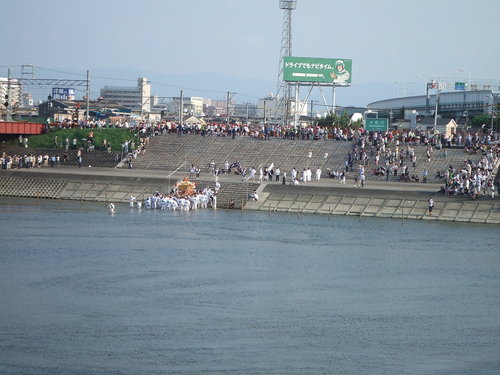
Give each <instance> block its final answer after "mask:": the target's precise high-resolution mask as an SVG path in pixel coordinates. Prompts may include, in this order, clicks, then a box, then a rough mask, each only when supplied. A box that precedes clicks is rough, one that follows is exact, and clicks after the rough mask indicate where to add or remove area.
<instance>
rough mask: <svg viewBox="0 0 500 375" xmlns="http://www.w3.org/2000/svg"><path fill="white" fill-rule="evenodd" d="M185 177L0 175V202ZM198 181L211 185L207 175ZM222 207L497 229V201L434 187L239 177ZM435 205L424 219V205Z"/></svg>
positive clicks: (228, 178) (89, 195)
mask: <svg viewBox="0 0 500 375" xmlns="http://www.w3.org/2000/svg"><path fill="white" fill-rule="evenodd" d="M182 177H185V174H182V173H166V172H159V171H149V170H126V169H105V168H41V169H38V168H34V169H21V170H19V169H18V170H10V171H1V172H0V196H15V197H31V198H47V199H68V200H82V201H97V202H115V203H120V202H122V203H125V202H128V200H129V197H130V196H134V197H137V198H138V199H143V198H144V197H146V196H147V195H150V194H152V193H154V192H155V191H160V192H167V191H169V190H170V189H172V187H174V186H175V183H176V182H177V181H178V180H179V179H181V178H182ZM204 177H205V178H203V176H202V178H201V179H200V180H199V181H198V182H199V184H200V185H201V186H209V185H211V184H212V185H213V178H212V177H211V176H210V175H207V176H204ZM219 181H220V182H221V185H222V190H221V192H224V193H225V194H226V195H225V196H224V201H226V200H227V201H229V200H230V199H231V200H234V202H235V203H236V207H237V208H240V207H242V208H243V209H245V210H258V211H264V212H289V213H294V214H302V213H309V214H323V215H352V216H360V217H361V216H363V217H384V218H395V219H399V220H406V219H417V220H438V221H455V222H471V223H488V224H499V223H500V200H499V199H498V198H495V199H491V198H490V197H487V196H481V197H480V198H479V199H477V200H471V199H470V198H465V197H461V196H455V197H448V196H443V195H440V194H438V193H437V192H438V190H439V185H437V184H422V183H420V184H409V183H370V184H369V186H366V187H364V188H357V189H354V188H353V185H352V182H348V184H346V185H342V184H340V183H339V180H332V179H323V180H321V182H312V183H309V184H303V185H299V186H291V185H282V184H280V183H278V182H266V183H263V184H261V185H260V186H259V185H258V184H248V183H246V182H245V183H244V182H242V181H241V178H240V177H239V176H235V175H222V176H221V177H220V178H219ZM257 186H258V189H257V191H258V194H259V200H258V201H257V202H254V201H248V202H246V198H247V197H248V193H249V192H251V191H253V190H254V189H255V188H256V187H257ZM430 197H432V198H433V199H434V201H435V207H434V211H433V215H432V216H430V215H428V212H427V201H428V199H429V198H430Z"/></svg>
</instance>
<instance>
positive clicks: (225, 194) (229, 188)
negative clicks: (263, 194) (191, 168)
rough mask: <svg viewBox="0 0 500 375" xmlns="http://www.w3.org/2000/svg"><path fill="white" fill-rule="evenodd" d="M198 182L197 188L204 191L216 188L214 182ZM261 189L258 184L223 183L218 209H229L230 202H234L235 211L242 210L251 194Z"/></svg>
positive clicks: (219, 194) (218, 196) (218, 199)
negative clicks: (208, 188) (207, 188)
mask: <svg viewBox="0 0 500 375" xmlns="http://www.w3.org/2000/svg"><path fill="white" fill-rule="evenodd" d="M195 182H196V188H197V189H199V190H203V189H204V188H206V187H210V188H212V190H213V188H214V182H213V180H212V181H206V180H198V181H195ZM258 187H259V184H258V183H254V182H228V181H223V182H221V189H220V190H219V193H218V194H217V207H218V208H229V207H228V205H229V202H230V201H231V200H232V201H233V202H234V207H233V208H235V209H241V208H242V207H244V206H245V204H246V203H247V202H248V198H249V196H250V194H251V193H252V192H253V191H254V190H257V188H258Z"/></svg>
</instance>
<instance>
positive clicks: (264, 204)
mask: <svg viewBox="0 0 500 375" xmlns="http://www.w3.org/2000/svg"><path fill="white" fill-rule="evenodd" d="M439 188H440V186H439V185H437V184H405V183H387V184H383V183H377V184H372V185H371V186H370V187H365V188H357V189H354V188H353V185H352V184H348V185H341V184H340V183H339V182H338V180H327V181H326V182H321V183H314V182H313V183H310V184H306V185H299V186H290V185H278V184H276V185H275V184H272V183H267V184H263V185H261V186H260V188H259V190H258V191H257V193H258V195H259V200H258V201H256V202H255V201H250V202H248V203H247V204H246V206H245V209H250V210H261V211H267V212H289V213H295V214H301V213H308V214H323V215H349V216H360V217H361V216H363V217H383V218H394V219H399V220H406V219H416V220H434V221H436V220H438V221H455V222H471V223H488V224H499V223H500V201H499V200H498V199H497V198H495V199H491V198H490V197H486V196H482V197H480V198H479V199H477V200H471V199H470V198H465V197H461V196H444V195H442V194H439V193H437V192H438V191H439ZM431 197H432V198H433V199H434V202H435V206H434V210H433V213H432V216H431V215H429V214H428V200H429V198H431Z"/></svg>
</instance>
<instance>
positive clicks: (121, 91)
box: [101, 77, 151, 113]
mask: <svg viewBox="0 0 500 375" xmlns="http://www.w3.org/2000/svg"><path fill="white" fill-rule="evenodd" d="M101 96H102V98H103V101H104V102H110V103H118V104H120V105H123V106H124V107H127V108H130V109H131V110H132V111H136V112H142V113H149V112H150V111H151V83H150V82H148V79H147V78H146V77H143V78H139V79H138V80H137V87H126V86H105V87H104V88H103V89H101Z"/></svg>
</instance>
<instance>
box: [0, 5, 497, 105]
mask: <svg viewBox="0 0 500 375" xmlns="http://www.w3.org/2000/svg"><path fill="white" fill-rule="evenodd" d="M0 5H1V7H0V9H1V13H2V17H1V19H2V21H1V22H0V48H1V52H0V56H1V58H0V75H1V76H6V74H7V71H6V67H11V70H12V76H13V77H18V76H20V68H19V66H20V65H21V64H33V65H35V66H36V68H35V72H36V75H37V77H39V78H41V77H46V78H59V77H62V76H63V75H64V74H63V73H62V72H69V73H73V74H76V75H73V78H79V77H78V75H81V79H84V78H85V72H86V70H87V69H88V70H90V71H91V76H92V77H93V78H92V88H93V91H92V92H93V95H98V89H99V88H100V87H101V86H104V85H135V82H136V80H137V77H139V76H146V77H148V78H150V79H151V83H152V93H153V94H158V95H164V96H168V95H176V94H177V93H178V92H179V89H183V90H184V91H185V92H184V94H185V95H192V96H198V95H199V96H205V97H212V98H224V97H225V95H224V92H225V91H233V92H236V93H238V94H237V95H236V96H235V100H236V101H238V102H245V101H253V102H255V101H256V99H257V98H258V97H262V96H264V95H266V94H267V93H270V92H275V91H276V87H277V78H278V70H279V68H278V62H279V55H280V45H281V29H282V22H283V11H282V10H280V9H279V0H251V1H243V0H213V1H208V0H191V1H173V0H143V1H137V0H134V1H132V0H120V1H106V0H100V1H97V0H86V1H84V2H76V1H68V0H65V1H60V0H44V1H39V0H23V1H14V0H12V1H11V0H0ZM499 14H500V1H499V0H476V1H470V0H468V1H466V0H421V1H418V2H413V1H412V2H409V1H401V0H379V1H373V0H351V1H349V2H347V1H346V2H340V1H334V0H298V1H297V9H296V10H295V11H293V18H292V28H293V55H295V56H302V57H326V58H347V59H352V61H353V68H352V87H350V88H342V89H338V90H337V101H338V104H340V105H360V106H365V105H366V104H368V103H369V102H371V101H375V100H381V99H386V98H388V97H396V96H400V95H401V96H402V95H403V94H406V95H419V94H423V93H424V90H425V80H426V79H429V78H439V77H446V78H457V79H462V80H469V79H470V78H472V80H473V81H474V80H478V79H491V80H493V81H496V82H498V81H499V80H500V48H499V42H498V19H499ZM49 69H51V70H49ZM460 70H462V71H460ZM65 77H67V75H66V76H65ZM110 78H115V79H114V80H111V79H110ZM325 95H330V92H328V93H327V94H325Z"/></svg>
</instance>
